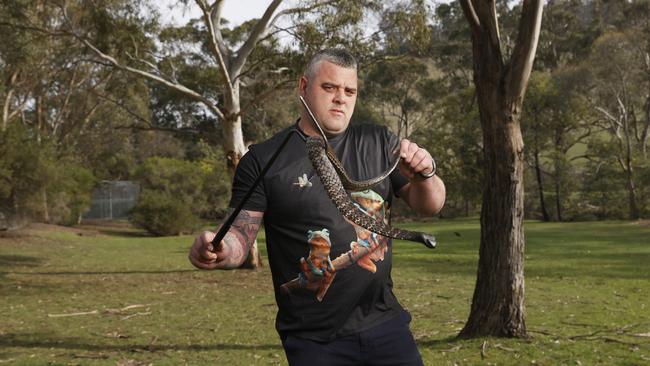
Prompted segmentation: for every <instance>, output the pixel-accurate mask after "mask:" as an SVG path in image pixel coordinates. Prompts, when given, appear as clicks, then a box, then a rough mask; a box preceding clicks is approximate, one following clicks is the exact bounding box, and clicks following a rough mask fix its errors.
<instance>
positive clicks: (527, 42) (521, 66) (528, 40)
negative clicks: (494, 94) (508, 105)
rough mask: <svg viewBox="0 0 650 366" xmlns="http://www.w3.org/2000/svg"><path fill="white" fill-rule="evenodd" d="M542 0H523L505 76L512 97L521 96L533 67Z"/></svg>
mask: <svg viewBox="0 0 650 366" xmlns="http://www.w3.org/2000/svg"><path fill="white" fill-rule="evenodd" d="M543 5H544V3H543V1H542V0H524V5H523V8H522V15H521V19H520V20H519V32H518V34H517V42H516V44H515V48H514V50H513V52H512V58H511V60H510V65H511V67H510V68H509V70H508V75H507V76H506V87H507V90H508V93H509V96H510V97H511V98H513V99H515V100H516V99H520V98H523V96H524V92H525V90H526V84H528V78H529V77H530V73H531V71H532V69H533V61H534V59H535V52H536V51H537V42H538V40H539V32H540V28H541V24H542V8H543Z"/></svg>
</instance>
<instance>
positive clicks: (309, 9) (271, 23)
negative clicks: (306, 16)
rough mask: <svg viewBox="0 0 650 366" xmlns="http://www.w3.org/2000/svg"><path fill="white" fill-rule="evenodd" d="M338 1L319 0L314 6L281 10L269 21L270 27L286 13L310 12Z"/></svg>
mask: <svg viewBox="0 0 650 366" xmlns="http://www.w3.org/2000/svg"><path fill="white" fill-rule="evenodd" d="M337 2H338V0H329V1H319V2H316V3H315V4H314V5H312V6H305V7H302V8H291V9H285V10H281V11H279V12H278V13H277V14H276V15H275V16H274V17H273V20H271V22H270V23H269V27H271V26H274V25H275V23H276V22H277V21H278V19H280V18H281V17H283V16H285V15H289V14H300V13H308V12H310V11H312V10H315V9H318V8H322V7H325V6H328V5H333V4H335V3H337Z"/></svg>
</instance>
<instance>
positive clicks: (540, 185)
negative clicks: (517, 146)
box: [534, 129, 551, 222]
mask: <svg viewBox="0 0 650 366" xmlns="http://www.w3.org/2000/svg"><path fill="white" fill-rule="evenodd" d="M535 131H537V129H536V130H535ZM534 156H535V177H536V178H537V187H538V188H539V207H540V210H541V211H542V220H543V221H544V222H549V221H550V220H551V218H550V217H549V214H548V210H547V209H546V201H545V200H544V182H543V180H542V168H541V166H540V162H539V145H538V141H537V132H535V152H534Z"/></svg>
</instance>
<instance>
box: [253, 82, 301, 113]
mask: <svg viewBox="0 0 650 366" xmlns="http://www.w3.org/2000/svg"><path fill="white" fill-rule="evenodd" d="M293 82H294V80H293V79H285V80H282V81H280V82H278V83H276V84H274V85H273V86H271V87H270V88H269V89H268V90H266V91H264V92H262V93H260V94H258V95H256V96H255V99H254V100H255V103H260V102H261V101H263V100H265V99H266V98H268V97H270V96H271V95H274V94H275V93H276V92H277V91H278V89H279V88H282V87H283V86H285V85H288V84H291V83H293ZM251 107H253V103H249V104H248V105H246V106H245V107H242V109H241V111H240V114H244V113H246V111H247V110H248V109H250V108H251Z"/></svg>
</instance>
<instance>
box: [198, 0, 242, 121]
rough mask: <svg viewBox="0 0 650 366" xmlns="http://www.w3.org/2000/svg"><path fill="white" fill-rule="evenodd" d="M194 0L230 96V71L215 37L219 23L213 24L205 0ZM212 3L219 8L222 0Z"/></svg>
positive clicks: (232, 93)
mask: <svg viewBox="0 0 650 366" xmlns="http://www.w3.org/2000/svg"><path fill="white" fill-rule="evenodd" d="M195 1H196V3H197V4H198V5H199V7H200V8H201V11H203V20H204V22H205V25H206V26H207V27H208V32H209V33H210V50H211V51H212V53H213V55H214V56H215V57H216V59H217V62H218V63H219V71H220V73H221V76H222V77H223V78H224V82H225V84H226V85H225V86H226V90H227V91H228V92H227V95H228V96H229V98H230V97H231V96H232V95H234V90H233V87H232V80H231V78H230V75H231V73H230V70H229V68H228V65H226V60H225V58H224V54H223V53H222V52H221V51H222V50H221V48H220V47H219V41H218V39H217V38H218V37H220V34H221V31H220V30H218V28H219V27H220V26H221V25H220V24H217V25H216V26H215V24H214V23H213V19H212V10H211V9H210V7H209V6H208V4H207V3H206V2H205V0H195ZM214 5H215V6H216V8H220V7H221V6H223V2H222V1H221V0H218V1H217V2H216V3H215V4H214ZM215 13H217V14H220V13H221V10H220V9H215ZM217 33H219V35H217ZM220 117H221V116H220ZM221 118H223V117H221Z"/></svg>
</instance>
